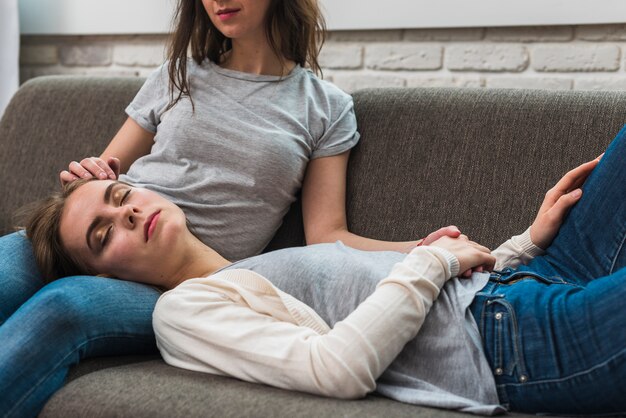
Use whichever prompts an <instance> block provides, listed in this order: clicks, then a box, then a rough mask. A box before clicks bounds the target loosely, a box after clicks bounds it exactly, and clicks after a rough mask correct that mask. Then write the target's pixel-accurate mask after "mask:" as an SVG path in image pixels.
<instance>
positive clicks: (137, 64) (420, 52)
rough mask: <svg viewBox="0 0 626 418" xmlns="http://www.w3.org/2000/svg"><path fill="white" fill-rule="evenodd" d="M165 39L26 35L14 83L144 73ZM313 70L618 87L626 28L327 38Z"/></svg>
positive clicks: (417, 80) (426, 79) (623, 83)
mask: <svg viewBox="0 0 626 418" xmlns="http://www.w3.org/2000/svg"><path fill="white" fill-rule="evenodd" d="M164 45H165V36H161V35H136V36H88V37H80V36H55V37H41V36H24V37H22V49H21V76H22V81H25V80H27V79H29V78H32V77H36V76H39V75H48V74H66V73H67V74H87V75H111V76H142V77H143V76H146V75H147V74H149V73H150V72H151V71H152V69H153V68H155V67H156V66H158V65H159V64H160V63H161V62H162V61H163V57H164ZM320 64H321V66H322V68H323V70H324V76H325V78H327V79H329V80H330V81H333V82H335V83H336V84H337V85H338V86H339V87H341V88H343V89H344V90H346V91H348V92H352V91H354V90H357V89H361V88H366V87H429V86H445V87H474V88H476V87H484V88H534V89H556V90H570V89H575V90H585V89H594V90H596V89H604V90H626V24H619V25H588V26H536V27H502V28H455V29H407V30H382V31H345V32H331V33H330V34H329V36H328V40H327V42H326V44H325V46H324V48H323V49H322V53H321V56H320Z"/></svg>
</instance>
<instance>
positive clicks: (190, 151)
mask: <svg viewBox="0 0 626 418" xmlns="http://www.w3.org/2000/svg"><path fill="white" fill-rule="evenodd" d="M187 71H188V76H189V81H190V89H191V94H192V98H193V104H194V106H195V112H193V111H192V105H191V102H190V100H189V99H188V98H184V99H183V100H181V101H180V102H179V103H178V104H176V106H174V107H173V108H171V109H169V110H166V108H167V105H168V103H169V98H170V96H169V90H168V75H167V64H164V65H163V66H162V67H161V68H159V69H158V70H157V71H155V72H154V73H153V74H152V75H151V76H150V77H149V78H148V79H147V81H146V83H145V84H144V85H143V87H142V88H141V90H140V91H139V93H138V94H137V96H136V97H135V99H134V100H133V102H132V103H131V104H130V105H129V106H128V108H127V109H126V112H127V113H128V115H129V116H130V117H131V118H132V119H133V120H135V121H136V122H137V123H138V124H139V125H140V126H141V127H143V128H144V129H146V130H148V131H151V132H155V133H156V135H155V137H154V141H155V142H154V145H153V146H152V150H151V152H150V153H149V154H148V155H145V156H143V157H141V158H139V159H138V160H137V161H135V163H134V164H132V166H131V167H130V169H129V170H128V173H127V174H126V175H123V176H120V178H121V179H122V180H124V181H128V182H130V183H133V184H135V185H137V186H142V187H146V188H148V189H151V190H154V191H156V192H158V193H160V194H162V195H164V196H166V197H167V198H169V199H170V200H172V201H173V202H174V203H176V204H177V205H179V206H180V207H181V208H182V209H183V211H184V212H185V214H186V215H187V218H188V219H189V221H190V222H191V225H192V227H193V231H194V233H196V235H197V236H198V237H199V238H200V239H201V240H202V241H203V242H204V243H206V244H207V245H209V246H210V247H212V248H214V249H215V250H216V251H218V252H219V253H220V254H222V255H223V256H224V257H226V258H227V259H229V260H233V261H234V260H239V259H242V258H245V257H250V256H252V255H255V254H258V253H260V252H261V251H262V250H263V248H265V246H266V245H267V244H268V243H269V241H270V240H271V238H272V236H273V235H274V233H275V232H276V230H277V229H278V227H279V226H280V224H281V222H282V219H283V217H284V215H285V214H286V213H287V210H288V209H289V206H290V204H291V203H292V202H293V201H294V200H295V198H296V197H295V196H296V193H297V192H298V190H299V189H300V187H301V185H302V180H303V177H304V172H305V169H306V166H307V163H308V162H309V160H311V159H314V158H319V157H327V156H332V155H337V154H340V153H342V152H344V151H347V150H349V149H350V148H352V147H353V146H354V145H356V143H357V142H358V140H359V134H358V132H357V130H356V118H355V115H354V110H353V103H352V98H351V97H350V96H349V95H348V94H346V93H344V92H342V91H341V90H339V89H338V88H337V87H335V86H334V85H332V84H330V83H328V82H325V81H323V80H320V79H319V78H317V77H316V76H315V75H314V74H313V73H312V72H311V71H309V70H307V69H304V68H302V67H300V66H296V67H295V68H294V69H293V70H292V71H291V73H289V74H288V75H286V76H284V77H282V78H281V77H278V76H267V75H254V74H248V73H241V72H237V71H232V70H227V69H223V68H221V67H219V66H217V65H216V64H214V63H212V62H211V61H209V60H206V61H204V62H203V63H202V65H197V64H196V63H195V62H194V61H193V60H189V61H188V67H187Z"/></svg>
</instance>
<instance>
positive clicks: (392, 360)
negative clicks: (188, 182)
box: [27, 128, 626, 414]
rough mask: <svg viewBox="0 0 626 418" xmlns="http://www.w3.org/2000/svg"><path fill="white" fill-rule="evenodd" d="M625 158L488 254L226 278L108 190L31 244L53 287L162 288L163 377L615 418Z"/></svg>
mask: <svg viewBox="0 0 626 418" xmlns="http://www.w3.org/2000/svg"><path fill="white" fill-rule="evenodd" d="M624 155H626V128H624V129H622V131H621V132H620V133H619V135H618V137H617V138H616V139H615V140H614V141H613V143H612V144H611V146H610V147H609V149H608V150H607V152H606V154H605V155H604V156H603V157H602V160H601V162H599V161H598V159H596V160H594V161H590V162H588V163H585V164H583V165H581V166H580V167H578V168H576V169H574V170H572V171H570V172H569V173H568V174H566V175H565V176H564V177H563V179H562V180H561V181H559V183H558V184H557V185H556V186H555V187H554V188H553V189H552V190H551V191H550V192H548V193H547V194H546V198H545V200H544V203H543V205H542V206H541V208H540V210H539V214H538V215H537V218H536V220H535V222H534V223H533V225H532V226H531V227H530V228H529V229H528V230H527V231H526V232H524V233H523V234H522V235H519V236H516V237H513V238H511V239H510V240H509V241H507V242H506V243H504V244H503V245H502V246H501V247H499V248H498V249H497V250H495V251H493V253H490V252H489V250H488V249H487V248H484V247H482V246H480V245H479V244H476V243H474V242H472V241H469V240H468V239H467V237H465V236H460V237H459V238H451V237H443V238H440V239H438V240H437V241H435V242H433V243H432V244H431V245H423V246H419V247H417V248H415V249H414V250H413V251H412V252H411V253H410V254H409V255H408V256H406V255H404V254H400V253H395V252H364V251H359V250H355V249H351V248H348V247H346V246H344V245H343V244H342V243H341V242H337V243H335V244H320V245H314V246H308V247H302V248H290V249H284V250H279V251H275V252H272V253H267V254H263V255H259V256H255V257H252V258H247V259H244V260H241V261H238V262H236V263H230V262H229V261H228V260H226V259H224V258H223V257H222V256H220V255H219V254H218V253H217V252H215V251H214V250H212V249H211V248H209V247H207V246H206V245H204V244H203V243H202V242H200V241H199V240H198V239H197V238H196V237H194V235H193V234H192V233H191V232H190V231H189V229H188V228H187V225H186V220H185V216H184V214H183V212H182V211H181V210H180V209H179V208H178V207H177V206H176V205H174V204H173V203H171V202H169V201H168V200H166V199H164V198H162V197H160V196H159V195H157V194H156V193H154V192H151V191H148V190H146V189H142V188H135V187H133V186H131V185H129V184H126V183H122V182H117V181H110V180H94V181H76V182H74V183H71V184H70V185H68V186H66V188H65V190H64V192H63V194H62V195H59V196H55V197H52V198H50V199H48V200H47V201H45V202H44V203H42V205H41V206H40V207H39V208H38V209H37V210H36V211H35V212H34V213H33V215H32V217H31V219H30V221H29V222H28V224H27V233H28V235H29V237H30V238H31V240H32V242H33V247H34V249H35V254H36V257H37V262H38V265H39V266H40V268H41V270H42V272H43V273H44V274H45V275H46V276H47V277H48V278H49V279H53V278H56V277H60V276H66V275H73V274H105V275H112V276H115V277H119V278H123V279H127V280H133V281H139V282H143V283H148V284H152V285H155V286H158V287H160V288H163V289H164V290H166V292H165V293H163V295H162V296H161V297H160V299H159V301H158V303H157V306H156V309H155V312H154V316H153V325H154V330H155V333H156V337H157V342H158V346H159V349H160V351H161V353H162V355H163V358H164V359H165V361H166V362H167V363H169V364H171V365H174V366H177V367H182V368H185V369H190V370H196V371H203V372H207V373H213V374H219V375H228V376H234V377H237V378H240V379H243V380H247V381H251V382H260V383H265V384H269V385H273V386H276V387H281V388H286V389H293V390H299V391H304V392H310V393H315V394H321V395H325V396H331V397H339V398H357V397H361V396H364V395H365V394H367V393H368V392H371V391H373V390H376V391H377V392H378V393H380V394H382V395H385V396H388V397H390V398H393V399H397V400H400V401H404V402H410V403H415V404H421V405H428V406H435V407H443V408H450V409H457V410H463V411H467V412H474V413H485V414H493V413H497V412H501V411H503V410H505V409H508V410H511V411H520V412H531V413H556V414H570V413H571V414H592V413H593V414H605V413H619V412H624V411H626V396H624V395H625V393H624V389H623V388H624V385H623V379H624V378H625V377H626V332H625V331H626V330H625V329H624V328H625V325H624V321H623V318H621V315H620V314H619V312H620V311H621V308H622V306H623V300H624V299H625V298H626V285H625V283H626V269H625V268H624V265H625V261H626V255H625V253H626V252H625V251H624V248H623V244H624V238H625V236H626V218H625V215H626V208H625V204H626V178H625V177H626V173H625V170H624V169H623V156H624ZM596 166H597V168H596ZM583 183H585V185H584V195H582V190H581V186H582V184H583ZM581 195H582V197H581ZM576 202H579V203H578V204H577V205H575V206H574V204H575V203H576ZM572 206H573V208H572ZM570 208H572V210H571V211H569V209H570ZM568 211H569V214H568V215H567V216H566V213H567V212H568ZM564 219H565V221H564ZM561 224H562V225H561ZM542 248H545V251H544V250H542ZM494 265H495V270H494V271H493V273H491V274H487V273H481V272H475V273H474V274H472V276H471V279H459V278H458V276H459V275H462V273H463V272H465V271H469V270H474V271H475V270H480V269H481V268H484V269H485V270H491V269H492V268H494ZM418 332H419V333H418Z"/></svg>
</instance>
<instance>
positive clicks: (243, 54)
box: [219, 38, 296, 76]
mask: <svg viewBox="0 0 626 418" xmlns="http://www.w3.org/2000/svg"><path fill="white" fill-rule="evenodd" d="M219 65H220V66H221V67H223V68H227V69H229V70H235V71H240V72H244V73H250V74H259V75H277V76H285V75H287V74H289V73H290V72H291V70H292V69H293V67H295V65H296V64H295V62H293V61H289V60H287V59H283V60H282V61H281V59H280V57H279V56H278V55H276V53H275V52H274V50H272V48H271V47H270V46H269V43H268V42H267V40H266V39H264V38H261V39H233V40H232V49H231V50H230V51H228V52H227V53H226V54H224V56H223V58H222V62H220V64H219Z"/></svg>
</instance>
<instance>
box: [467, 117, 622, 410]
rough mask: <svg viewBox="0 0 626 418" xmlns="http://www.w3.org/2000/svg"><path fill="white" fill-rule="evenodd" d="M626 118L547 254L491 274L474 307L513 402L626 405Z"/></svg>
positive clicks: (515, 406) (500, 386) (504, 393)
mask: <svg viewBox="0 0 626 418" xmlns="http://www.w3.org/2000/svg"><path fill="white" fill-rule="evenodd" d="M625 158H626V127H625V128H623V129H622V130H621V131H620V133H619V134H618V135H617V137H616V139H615V140H614V141H613V142H612V143H611V145H610V146H609V149H608V150H607V152H606V153H605V155H604V157H603V158H602V160H601V162H600V164H599V165H598V166H597V167H596V169H595V170H594V172H593V173H592V174H591V176H590V177H589V179H587V182H586V183H585V185H584V187H583V197H582V198H581V200H580V201H579V202H578V204H577V205H576V206H575V207H574V208H573V209H572V210H571V211H570V213H569V215H568V216H567V218H566V220H565V222H564V224H563V226H562V227H561V229H560V231H559V234H558V235H557V237H556V238H555V240H554V242H553V243H552V244H551V245H550V247H549V248H548V249H547V251H546V253H545V255H543V256H540V257H537V258H535V259H534V260H533V261H532V262H530V263H529V264H528V265H526V266H520V267H519V268H518V269H516V270H513V269H505V270H504V271H502V272H497V273H494V274H492V275H491V278H490V281H489V283H488V284H487V285H486V286H485V288H484V289H482V291H481V292H479V293H478V294H477V295H476V298H475V299H474V302H473V303H472V306H471V311H472V313H473V315H474V318H475V319H476V322H477V323H478V327H479V330H480V333H481V335H482V337H483V347H484V350H485V354H486V357H487V360H488V361H489V363H490V365H491V367H492V370H493V373H494V377H495V381H496V385H497V390H498V396H499V398H500V401H501V403H502V404H503V405H505V406H506V407H508V408H509V409H510V410H512V411H519V412H528V413H555V414H585V415H588V414H608V413H624V412H626V384H625V383H624V380H625V379H626V315H625V311H623V310H622V309H624V306H626V305H625V304H626V268H625V266H626V248H625V247H626V246H625V245H624V239H625V237H626V162H625V161H626V160H625Z"/></svg>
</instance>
